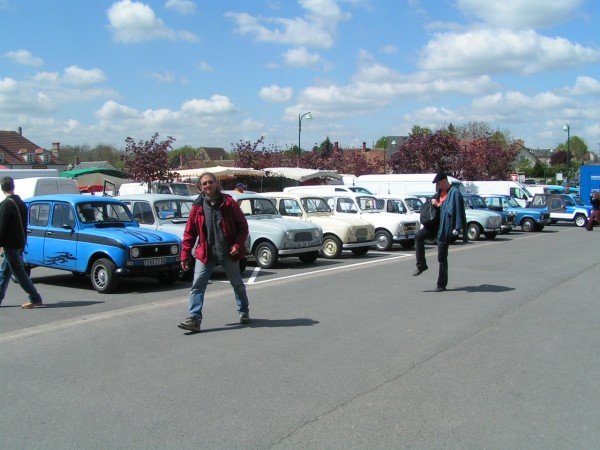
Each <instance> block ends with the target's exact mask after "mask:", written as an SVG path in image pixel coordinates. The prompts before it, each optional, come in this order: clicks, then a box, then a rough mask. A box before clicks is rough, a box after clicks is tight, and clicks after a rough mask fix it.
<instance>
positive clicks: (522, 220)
mask: <svg viewBox="0 0 600 450" xmlns="http://www.w3.org/2000/svg"><path fill="white" fill-rule="evenodd" d="M481 197H482V198H483V200H484V201H485V203H486V204H487V205H488V208H490V209H491V210H492V211H496V210H498V211H500V210H503V211H511V212H514V213H515V214H516V216H515V225H518V226H520V227H521V230H523V231H525V232H531V231H542V230H543V229H544V227H545V226H546V225H547V224H548V223H550V213H549V212H548V211H542V210H538V209H534V208H523V207H521V205H520V204H519V203H518V202H517V201H516V200H515V199H514V198H513V197H511V196H510V195H494V194H488V195H482V196H481Z"/></svg>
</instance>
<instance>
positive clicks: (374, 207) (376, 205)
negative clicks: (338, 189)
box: [356, 196, 383, 211]
mask: <svg viewBox="0 0 600 450" xmlns="http://www.w3.org/2000/svg"><path fill="white" fill-rule="evenodd" d="M356 202H357V203H358V207H359V208H360V209H361V210H362V211H381V210H382V208H383V206H382V205H381V203H380V202H378V201H377V199H376V198H375V197H368V196H364V197H356Z"/></svg>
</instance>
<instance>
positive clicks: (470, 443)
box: [0, 225, 600, 449]
mask: <svg viewBox="0 0 600 450" xmlns="http://www.w3.org/2000/svg"><path fill="white" fill-rule="evenodd" d="M598 248H600V234H599V232H598V231H595V232H591V233H590V232H586V231H584V230H583V229H579V228H576V227H574V226H571V225H558V226H550V227H547V228H546V229H545V230H544V231H543V232H541V233H529V234H526V233H522V232H516V233H512V234H510V235H507V236H499V237H498V238H497V239H496V240H494V241H486V240H482V241H479V242H476V243H470V244H468V245H454V246H452V247H451V249H450V257H449V258H450V283H449V286H448V287H449V290H448V291H446V292H443V293H435V292H433V289H434V288H435V282H436V277H437V261H436V252H435V249H434V248H432V247H430V248H429V249H428V251H427V255H428V264H429V267H430V269H429V271H427V272H425V273H424V274H422V275H421V276H420V277H413V276H412V273H413V271H414V268H415V267H414V251H403V250H400V249H398V250H393V251H391V252H386V253H373V254H369V255H367V256H366V257H364V258H359V259H356V258H350V257H347V258H344V259H342V260H340V261H328V260H318V261H317V263H316V264H314V265H311V266H304V265H302V264H300V263H299V262H298V261H297V260H296V259H294V260H292V259H290V260H285V261H284V262H283V263H282V264H281V265H280V266H279V267H278V268H276V269H273V270H269V271H265V270H257V271H256V272H253V270H252V269H253V267H249V269H248V270H247V272H246V277H247V278H248V279H249V284H248V294H249V297H250V308H251V317H252V318H253V321H252V323H251V324H250V325H248V326H241V325H239V324H238V323H237V314H236V310H235V301H234V300H233V295H232V292H231V289H230V287H229V285H228V284H227V282H226V280H225V279H224V278H223V277H222V276H221V275H219V274H216V276H215V277H214V279H213V282H212V283H211V285H210V286H209V288H208V291H207V300H206V304H205V309H204V313H205V319H204V322H203V330H204V331H203V332H202V333H200V334H189V333H185V332H183V331H182V330H180V329H178V328H177V326H176V325H177V323H178V322H179V321H181V320H182V319H184V318H185V317H186V304H187V289H188V286H187V285H186V284H183V283H178V284H177V285H175V286H173V287H168V288H165V287H163V286H161V285H159V284H158V283H157V282H156V281H154V280H151V279H134V280H125V282H124V283H122V285H121V286H120V290H119V292H118V293H116V294H110V295H100V294H97V293H96V292H95V291H93V290H92V289H91V287H90V286H89V283H88V282H87V281H86V280H85V279H78V278H75V277H73V276H72V275H71V274H62V273H60V272H57V271H49V270H44V269H35V270H34V272H33V274H32V275H33V277H34V281H35V282H36V285H37V286H38V288H39V290H40V292H41V293H42V295H43V296H44V297H45V301H46V303H47V304H48V307H47V308H41V309H34V310H21V309H20V308H19V307H18V306H19V305H20V303H22V302H24V301H25V296H24V295H23V293H22V292H21V291H20V289H19V288H18V287H17V286H16V285H11V287H10V289H9V295H8V297H7V298H6V299H5V300H4V302H3V305H2V307H1V308H0V374H1V384H0V414H1V417H2V420H0V448H3V449H5V448H6V449H21V448H22V449H38V448H39V449H82V448H85V449H122V448H128V449H183V448H186V449H187V448H190V449H191V448H219V449H221V448H222V449H233V448H240V449H241V448H243V449H250V448H261V449H262V448H282V449H298V448H306V449H321V448H322V449H351V448H364V449H366V448H369V449H373V448H377V449H385V448H393V449H396V448H419V449H421V448H428V449H430V448H431V449H437V448H477V449H479V448H502V449H523V448H527V449H573V448H581V449H588V448H598V443H599V442H600V427H599V426H598V423H600V350H599V347H598V342H599V341H600V339H599V338H600V325H599V324H600V306H599V302H598V298H597V297H598V288H597V285H598V265H599V260H598Z"/></svg>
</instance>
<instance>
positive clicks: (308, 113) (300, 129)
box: [298, 112, 313, 164]
mask: <svg viewBox="0 0 600 450" xmlns="http://www.w3.org/2000/svg"><path fill="white" fill-rule="evenodd" d="M305 117H306V119H307V120H308V119H312V118H313V116H312V115H311V114H310V112H307V113H304V114H298V164H300V154H301V151H302V150H301V149H300V133H302V119H304V118H305Z"/></svg>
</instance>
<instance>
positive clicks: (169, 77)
mask: <svg viewBox="0 0 600 450" xmlns="http://www.w3.org/2000/svg"><path fill="white" fill-rule="evenodd" d="M146 76H147V77H148V78H151V79H153V80H156V81H158V82H159V83H168V84H170V83H175V81H177V77H176V76H175V74H174V73H173V72H171V71H170V70H163V71H162V72H148V73H147V74H146Z"/></svg>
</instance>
